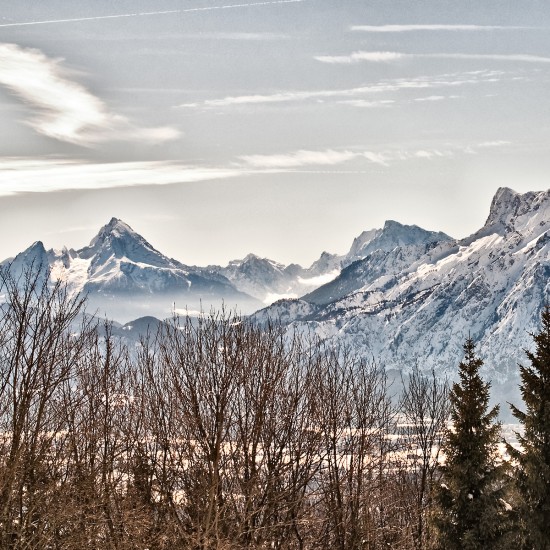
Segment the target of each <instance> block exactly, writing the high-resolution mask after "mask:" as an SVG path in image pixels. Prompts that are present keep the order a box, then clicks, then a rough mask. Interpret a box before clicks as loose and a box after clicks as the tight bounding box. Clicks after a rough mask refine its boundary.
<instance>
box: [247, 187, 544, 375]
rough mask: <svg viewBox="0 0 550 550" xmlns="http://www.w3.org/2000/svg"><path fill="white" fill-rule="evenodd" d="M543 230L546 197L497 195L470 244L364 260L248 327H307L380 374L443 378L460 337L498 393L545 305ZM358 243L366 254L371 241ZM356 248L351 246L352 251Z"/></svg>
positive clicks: (403, 249) (401, 250)
mask: <svg viewBox="0 0 550 550" xmlns="http://www.w3.org/2000/svg"><path fill="white" fill-rule="evenodd" d="M549 229H550V190H549V191H543V192H538V193H535V192H531V193H525V194H523V195H522V194H519V193H516V192H515V191H512V190H511V189H507V188H502V189H499V190H498V192H497V193H496V195H495V197H494V199H493V202H492V204H491V209H490V214H489V217H488V218H487V222H486V223H485V225H484V226H483V227H482V228H481V229H480V230H479V231H477V232H476V233H474V234H473V235H471V236H470V237H468V238H466V239H463V240H461V241H457V242H453V241H451V240H448V239H446V238H445V237H443V239H442V241H443V242H439V243H438V244H436V245H433V246H432V245H431V244H430V243H425V245H424V250H423V251H422V250H421V249H422V246H420V247H419V246H417V245H412V248H411V245H410V244H409V245H406V246H398V247H396V248H394V249H393V250H391V251H384V250H374V251H373V252H372V253H371V254H370V255H369V256H368V257H367V259H365V260H363V261H360V262H356V263H355V264H352V265H351V266H349V267H348V268H347V269H345V270H344V271H343V272H342V274H341V275H340V277H339V278H337V279H336V280H335V281H334V282H332V283H329V284H328V285H326V286H325V287H321V288H319V289H318V290H317V291H316V292H314V293H312V294H310V295H309V296H306V297H305V298H304V300H303V301H296V300H294V301H288V302H278V303H277V304H276V305H275V306H272V308H267V309H265V310H262V311H261V312H258V313H257V314H256V317H257V318H258V319H265V318H266V317H267V316H271V315H275V316H278V315H281V316H282V317H283V318H285V319H287V320H291V321H294V322H296V323H298V324H304V325H307V326H308V327H309V328H314V330H315V331H316V332H317V333H318V334H320V335H321V336H323V337H324V338H326V339H328V340H334V341H335V342H336V341H338V342H339V343H345V344H346V345H348V346H350V347H351V348H352V349H353V350H354V351H355V352H356V353H357V354H359V355H361V356H363V357H366V358H373V357H374V358H376V360H377V361H380V362H381V363H382V364H384V365H385V367H386V368H388V369H407V368H409V367H410V366H412V364H414V363H415V362H418V364H419V365H420V366H421V367H423V368H426V369H431V368H434V369H436V370H438V371H447V372H452V371H454V370H455V369H456V364H457V360H459V359H460V357H461V355H462V344H463V342H464V340H465V338H466V337H467V336H468V335H469V334H470V335H471V336H472V338H474V340H475V341H477V342H479V346H480V347H479V350H480V353H481V355H482V357H483V358H484V359H485V363H486V364H485V369H486V373H487V374H490V376H491V377H492V379H493V381H494V382H495V383H496V384H498V383H504V382H506V381H509V380H511V379H513V378H514V377H515V376H516V373H517V362H518V361H521V360H523V359H524V353H523V349H524V348H529V347H532V340H531V337H530V335H529V332H533V331H536V330H537V328H538V326H539V319H540V311H541V308H542V307H543V305H544V303H545V301H548V300H549V299H550V232H549ZM364 235H365V234H364ZM369 238H370V240H368V239H369ZM364 241H365V242H367V244H366V246H369V243H370V242H372V241H373V238H372V237H371V236H370V235H368V236H367V238H366V239H364ZM406 242H408V241H406ZM364 248H365V245H364V244H362V245H361V246H360V247H358V246H355V243H354V247H352V251H353V250H355V249H364ZM415 251H420V252H421V253H420V254H418V255H417V256H416V259H415ZM330 296H334V299H332V300H331V299H330Z"/></svg>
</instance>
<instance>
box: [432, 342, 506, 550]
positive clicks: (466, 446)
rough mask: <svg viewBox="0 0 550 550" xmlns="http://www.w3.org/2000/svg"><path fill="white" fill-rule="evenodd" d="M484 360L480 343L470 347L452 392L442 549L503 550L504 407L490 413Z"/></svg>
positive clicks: (440, 501) (440, 520) (441, 505)
mask: <svg viewBox="0 0 550 550" xmlns="http://www.w3.org/2000/svg"><path fill="white" fill-rule="evenodd" d="M482 365H483V361H482V360H481V359H480V358H478V357H477V356H476V354H475V346H474V342H473V341H472V339H471V338H468V339H467V340H466V342H465V344H464V359H463V361H462V362H461V363H460V365H459V367H458V368H459V378H460V380H459V382H456V383H455V384H453V387H452V389H451V392H450V401H451V420H452V425H453V427H452V429H450V430H448V431H447V434H446V438H445V442H444V444H443V452H444V454H445V456H446V460H445V465H444V466H443V467H442V470H443V482H442V484H441V487H440V488H439V489H438V492H437V508H436V513H435V518H434V519H435V521H434V523H435V527H436V532H437V533H438V537H437V538H438V541H437V548H440V549H445V550H454V549H456V550H459V549H460V550H477V549H479V550H481V549H483V550H488V549H493V548H501V542H502V541H501V539H502V525H503V524H502V522H501V519H502V518H501V517H499V516H500V515H501V512H502V511H503V504H502V501H501V500H500V499H501V496H502V485H503V483H502V480H503V471H502V466H500V465H499V464H498V458H497V445H498V442H499V437H500V423H498V422H497V421H496V418H497V416H498V411H499V408H498V406H495V407H493V408H492V409H489V389H490V383H488V382H484V381H483V380H482V378H481V376H480V375H479V370H480V368H481V366H482Z"/></svg>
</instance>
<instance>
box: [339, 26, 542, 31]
mask: <svg viewBox="0 0 550 550" xmlns="http://www.w3.org/2000/svg"><path fill="white" fill-rule="evenodd" d="M529 28H532V27H503V26H498V25H353V26H352V27H350V30H352V31H361V32H414V31H500V30H503V31H506V30H519V29H529Z"/></svg>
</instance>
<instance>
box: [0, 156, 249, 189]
mask: <svg viewBox="0 0 550 550" xmlns="http://www.w3.org/2000/svg"><path fill="white" fill-rule="evenodd" d="M240 175H243V170H239V169H236V168H228V169H217V168H205V167H199V166H186V165H183V164H181V163H176V162H160V161H157V162H113V163H95V164H94V163H88V162H84V161H75V160H67V159H43V158H38V159H28V158H4V159H0V196H9V195H16V194H20V193H48V192H56V191H68V190H85V189H108V188H112V187H133V186H143V185H170V184H175V183H192V182H199V181H208V180H216V179H226V178H231V177H236V176H240Z"/></svg>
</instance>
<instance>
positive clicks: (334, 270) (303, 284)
mask: <svg viewBox="0 0 550 550" xmlns="http://www.w3.org/2000/svg"><path fill="white" fill-rule="evenodd" d="M340 267H341V266H340V257H339V256H336V255H330V254H328V253H326V252H323V254H322V255H321V258H320V259H319V260H317V261H316V262H315V263H314V264H313V265H312V266H311V267H310V268H308V269H305V268H303V267H302V266H300V265H298V264H290V265H287V266H285V265H283V264H280V263H277V262H274V261H273V260H269V259H268V258H260V257H259V256H256V255H255V254H248V256H246V257H245V258H244V259H243V260H233V261H231V262H229V264H228V265H227V267H218V266H211V268H210V269H212V270H213V271H215V272H217V273H219V274H220V275H223V276H224V277H227V279H229V280H230V281H231V283H233V284H234V285H235V287H236V288H238V289H239V290H240V291H241V292H245V293H247V294H250V295H251V296H254V297H255V298H257V299H258V300H261V301H262V302H263V303H264V304H271V303H273V302H275V301H277V300H280V299H282V298H297V297H298V296H302V295H303V294H305V293H307V292H310V291H311V290H313V289H315V288H317V287H319V286H321V285H322V284H325V283H327V282H329V281H331V280H332V279H334V278H335V277H336V276H337V275H338V274H339V273H340Z"/></svg>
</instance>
